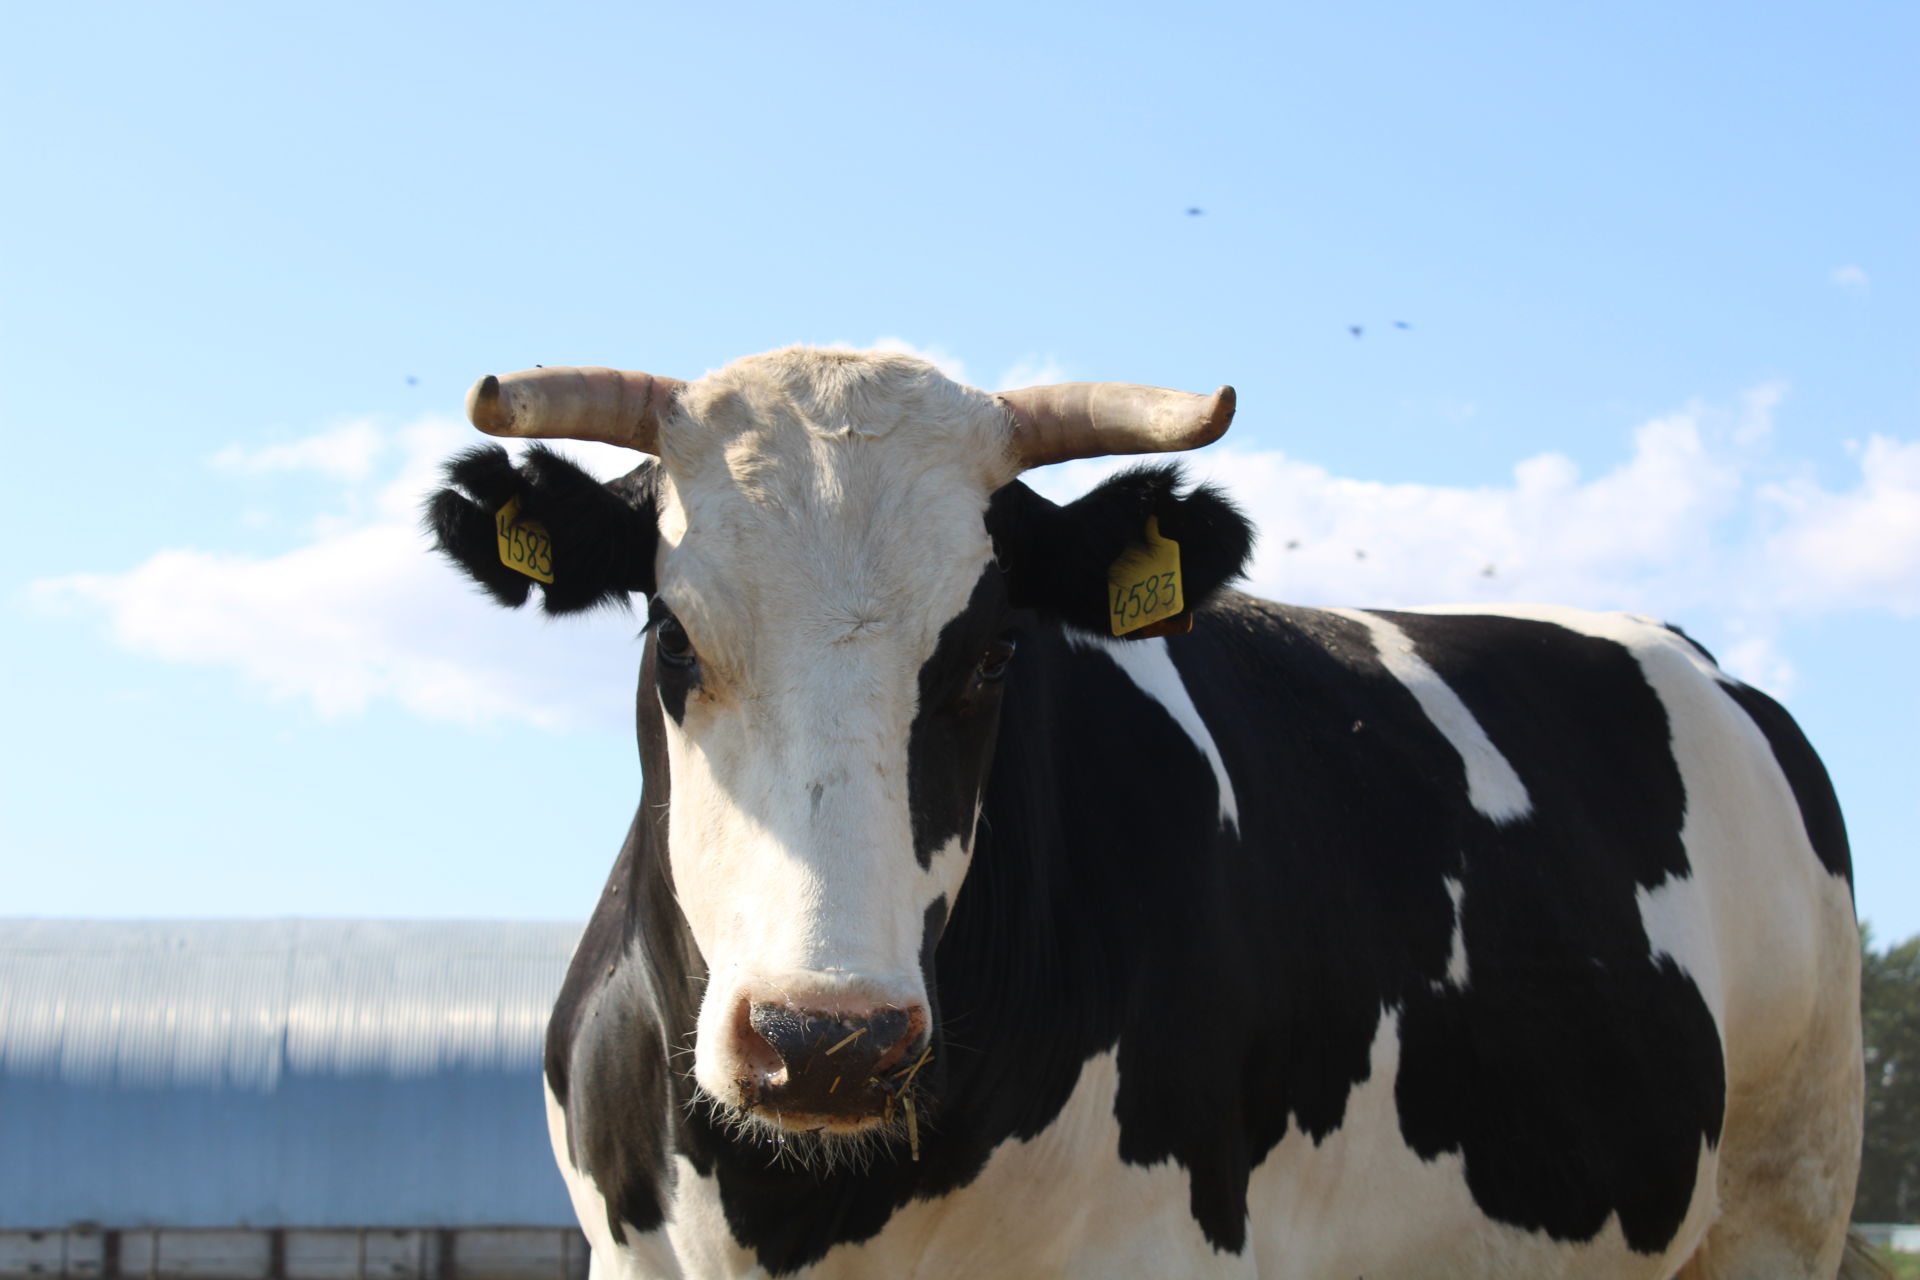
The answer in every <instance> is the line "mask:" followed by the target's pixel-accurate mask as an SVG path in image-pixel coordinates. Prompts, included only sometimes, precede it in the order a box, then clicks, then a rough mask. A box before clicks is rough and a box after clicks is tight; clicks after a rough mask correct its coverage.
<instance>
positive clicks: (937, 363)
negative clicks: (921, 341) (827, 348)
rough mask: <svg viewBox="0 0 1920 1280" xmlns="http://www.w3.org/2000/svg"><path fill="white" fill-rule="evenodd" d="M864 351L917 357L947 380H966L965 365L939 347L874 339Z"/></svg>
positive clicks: (850, 347)
mask: <svg viewBox="0 0 1920 1280" xmlns="http://www.w3.org/2000/svg"><path fill="white" fill-rule="evenodd" d="M829 345H831V346H834V347H839V348H842V349H845V350H849V351H851V350H854V349H855V348H854V346H853V344H852V343H848V342H835V343H831V344H829ZM866 350H868V351H887V352H892V353H893V354H895V355H903V356H918V357H919V358H920V359H922V360H925V361H926V362H927V363H928V364H930V365H932V366H933V367H934V368H936V369H938V370H939V371H940V372H942V373H944V374H946V375H947V376H948V377H949V378H952V379H953V380H954V381H955V382H965V381H966V380H967V366H966V363H965V362H964V361H962V360H961V359H960V358H959V357H958V356H955V355H953V354H951V353H950V352H948V351H946V350H945V349H944V348H941V347H920V346H915V345H914V344H913V343H911V342H908V341H907V340H906V339H905V338H891V337H889V338H875V339H874V340H873V345H872V346H870V347H867V348H866Z"/></svg>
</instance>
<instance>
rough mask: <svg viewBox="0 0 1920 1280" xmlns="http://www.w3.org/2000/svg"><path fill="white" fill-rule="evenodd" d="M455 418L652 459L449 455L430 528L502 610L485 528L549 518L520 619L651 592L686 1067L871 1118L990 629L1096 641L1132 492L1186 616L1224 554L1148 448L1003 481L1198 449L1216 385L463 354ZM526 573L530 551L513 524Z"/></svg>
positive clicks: (1223, 525) (960, 776)
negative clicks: (465, 361) (517, 459)
mask: <svg viewBox="0 0 1920 1280" xmlns="http://www.w3.org/2000/svg"><path fill="white" fill-rule="evenodd" d="M468 409H469V413H470V416H471V417H472V418H473V420H474V423H475V424H476V425H477V426H479V427H480V428H481V429H482V430H485V431H488V432H490V433H492V434H495V435H507V436H522V437H548V438H572V439H594V440H603V441H612V442H614V443H619V444H624V445H628V446H631V447H633V448H635V449H637V450H639V451H641V452H643V453H646V454H649V455H652V457H653V458H654V459H655V461H650V462H647V463H643V464H642V465H641V466H640V467H639V468H637V469H636V470H635V471H634V472H633V473H631V474H630V475H628V476H626V477H625V478H623V479H621V480H619V481H616V482H614V483H612V484H610V485H605V486H602V485H600V484H598V483H597V482H595V481H593V480H592V479H591V478H590V477H588V476H586V475H585V473H583V472H581V471H579V470H577V469H576V468H574V467H573V466H572V465H571V464H569V463H567V462H565V461H564V460H563V459H561V458H560V457H558V455H555V454H553V453H550V452H548V451H546V450H545V449H543V448H541V447H539V446H534V447H532V448H530V449H529V450H528V452H527V454H526V456H525V458H524V459H523V460H522V462H521V463H520V464H519V466H518V467H515V466H514V465H512V464H511V463H510V462H509V460H508V458H507V456H506V454H505V453H504V452H503V451H501V450H499V449H498V448H491V447H489V448H482V449H478V450H475V451H473V452H472V453H469V454H467V455H465V456H464V457H462V458H460V459H457V460H456V461H455V462H454V463H453V464H452V466H451V467H450V468H449V476H450V479H451V481H452V483H453V485H454V488H451V489H447V490H443V491H442V492H441V493H440V494H438V495H437V497H436V498H435V499H434V502H433V504H432V509H431V513H430V520H431V523H432V525H433V528H434V531H435V533H436V535H437V536H438V538H439V541H440V545H441V547H442V548H443V549H444V550H445V551H447V552H448V554H449V555H451V556H452V557H453V558H454V559H455V560H456V561H457V562H458V563H459V564H460V565H461V566H462V567H464V568H465V569H466V570H467V571H468V572H469V573H470V574H472V575H473V577H475V578H476V579H477V580H479V581H480V582H481V583H482V584H483V585H485V586H486V587H487V588H488V589H489V590H490V591H491V592H492V593H493V594H494V596H495V597H496V598H498V599H499V600H501V601H502V602H503V603H506V604H510V605H517V604H520V603H522V602H524V601H525V600H526V598H527V596H528V593H529V590H530V588H531V587H532V586H533V585H534V580H533V579H532V578H531V577H529V576H527V574H526V573H524V572H522V570H521V569H517V568H512V567H508V566H507V565H506V564H504V563H503V561H502V553H501V551H500V545H499V540H500V538H501V537H502V536H503V532H502V531H503V529H504V530H505V534H504V536H507V537H508V538H509V539H511V537H513V536H514V533H513V530H512V529H511V528H510V527H508V526H512V525H515V524H518V525H519V526H521V530H522V532H523V534H524V532H525V529H526V526H528V525H529V524H531V525H536V526H543V527H544V534H545V536H546V537H547V538H548V539H550V542H551V565H550V576H551V577H552V579H553V581H552V582H551V583H550V584H546V585H545V586H544V588H543V590H544V593H545V604H546V607H547V609H548V610H550V611H554V612H565V611H569V610H575V609H582V608H587V607H591V606H592V605H595V604H597V603H601V602H605V601H619V602H624V601H625V600H626V599H627V598H628V595H629V593H642V594H645V595H646V596H648V597H650V604H649V609H648V625H647V631H646V637H647V639H646V648H645V652H644V655H643V657H642V661H641V693H640V706H639V732H640V737H641V747H642V757H643V759H644V760H645V761H646V763H647V766H648V769H649V777H648V778H647V799H648V802H649V803H652V804H666V805H667V817H666V820H665V835H666V862H667V866H666V870H667V872H668V873H669V874H670V877H671V882H672V885H673V887H674V893H675V897H676V899H677V902H678V906H679V909H680V911H681V913H682V914H683V915H684V918H685V921H686V925H687V928H688V930H689V931H690V933H691V936H692V939H693V941H694V943H695V945H696V946H697V947H698V949H699V952H700V955H701V956H702V957H704V959H705V962H706V965H707V978H708V981H707V984H706V987H705V993H704V996H703V998H702V1004H701V1008H700V1013H699V1020H698V1027H697V1034H696V1038H695V1045H696V1052H695V1057H694V1071H693V1074H694V1077H695V1079H696V1081H697V1082H698V1084H699V1085H700V1087H701V1088H702V1089H703V1090H704V1091H705V1092H706V1093H707V1094H708V1095H709V1096H710V1097H711V1098H712V1099H713V1100H715V1101H716V1102H717V1103H718V1104H719V1105H720V1107H721V1108H723V1109H724V1110H726V1111H727V1112H728V1113H729V1114H730V1115H732V1116H733V1117H734V1118H736V1119H741V1120H744V1121H746V1122H747V1123H748V1124H749V1125H765V1126H771V1127H774V1128H776V1129H778V1130H780V1131H782V1132H788V1133H825V1134H830V1135H832V1134H839V1135H853V1134H860V1133H863V1132H868V1131H871V1130H874V1129H876V1128H880V1127H883V1125H884V1123H885V1121H886V1120H888V1119H892V1120H894V1122H895V1123H896V1124H897V1123H898V1117H897V1116H896V1115H895V1111H896V1107H895V1103H896V1101H900V1102H902V1103H903V1105H904V1103H905V1100H907V1099H910V1098H911V1096H912V1095H911V1093H910V1092H908V1093H903V1092H902V1090H903V1088H909V1087H910V1086H911V1082H912V1081H913V1074H914V1071H915V1068H916V1066H917V1065H918V1064H919V1063H920V1062H921V1061H922V1059H923V1056H924V1055H925V1053H926V1052H927V1046H928V1044H929V1037H930V1034H931V1032H932V1027H931V1025H930V1022H931V1014H930V1012H929V1010H930V1008H931V1004H930V992H931V970H932V958H933V951H934V946H935V943H936V942H937V941H938V939H939V936H940V932H941V930H942V928H943V926H944V924H945V921H946V915H947V911H948V909H949V908H950V907H951V905H952V904H953V903H954V902H955V900H956V898H957V895H958V893H959V890H960V885H961V881H962V879H963V878H964V877H965V876H966V874H967V868H968V864H969V861H970V859H971V856H972V846H973V841H974V829H975V824H976V820H977V816H978V813H979V806H980V800H981V795H982V791H983V788H984V787H985V785H986V780H987V775H988V770H989V766H990V764H991V759H992V754H993V742H994V733H995V728H996V725H997V723H998V718H999V708H1000V700H1001V697H1002V692H1003V690H1004V688H1005V683H1006V677H1007V673H1008V670H1009V666H1010V664H1011V663H1013V662H1014V661H1015V660H1016V659H1015V657H1014V653H1013V643H1012V641H1011V639H1010V637H1009V628H1010V625H1011V623H1012V620H1013V619H1014V618H1015V617H1016V616H1017V615H1018V614H1019V612H1020V611H1022V610H1031V611H1033V612H1035V613H1038V614H1041V615H1045V616H1047V617H1050V618H1054V619H1058V620H1060V621H1062V622H1064V623H1066V624H1067V625H1070V626H1075V627H1079V628H1082V629H1084V630H1087V631H1092V632H1097V633H1100V634H1106V633H1107V632H1108V620H1109V613H1108V608H1109V597H1108V587H1107V577H1108V569H1109V566H1110V565H1111V564H1112V563H1113V562H1114V561H1115V560H1116V559H1117V558H1119V557H1120V556H1121V555H1122V554H1123V553H1125V552H1126V551H1127V550H1128V549H1129V548H1131V547H1133V546H1135V545H1136V544H1139V543H1140V542H1142V541H1143V539H1144V536H1145V530H1146V526H1147V524H1148V521H1149V517H1152V518H1154V519H1155V520H1156V521H1157V522H1158V527H1159V529H1160V531H1161V533H1162V534H1163V535H1165V536H1170V537H1175V538H1176V539H1179V540H1182V552H1183V564H1182V572H1183V574H1184V576H1185V584H1184V586H1185V592H1186V602H1187V605H1188V607H1189V608H1191V607H1192V606H1193V605H1195V604H1198V603H1199V602H1200V601H1201V600H1203V599H1204V598H1205V597H1206V596H1207V595H1208V594H1210V593H1211V592H1212V591H1214V590H1215V589H1216V588H1217V587H1218V586H1219V585H1220V584H1221V583H1222V582H1224V581H1225V580H1227V579H1228V578H1230V577H1232V576H1233V575H1235V574H1236V573H1238V572H1239V570H1240V567H1241V565H1242V562H1243V561H1244V559H1245V557H1246V554H1247V550H1248V546H1249V538H1250V534H1249V531H1248V528H1247V526H1246V523H1245V521H1244V520H1242V519H1241V517H1240V516H1239V515H1238V514H1237V513H1236V512H1234V511H1233V509H1232V508H1231V507H1230V506H1228V505H1227V504H1226V503H1225V502H1224V500H1222V499H1221V498H1219V497H1218V496H1217V495H1215V494H1213V493H1212V492H1210V491H1208V490H1205V489H1202V490H1199V491H1197V492H1195V493H1193V494H1190V495H1185V496H1182V495H1181V494H1180V493H1179V492H1178V490H1177V485H1176V482H1177V479H1178V477H1177V476H1176V475H1175V474H1174V473H1173V471H1172V470H1171V469H1170V468H1165V467H1161V468H1146V469H1141V470H1138V471H1134V472H1131V473H1127V474H1124V475H1122V476H1119V477H1116V478H1114V479H1113V480H1111V481H1109V482H1108V483H1107V484H1105V485H1103V486H1101V487H1100V488H1099V489H1097V490H1096V491H1095V492H1094V493H1092V494H1090V495H1088V496H1087V497H1086V498H1083V499H1081V500H1080V501H1078V502H1076V503H1073V504H1071V505H1069V506H1067V507H1058V506H1055V505H1054V504H1052V503H1050V502H1047V501H1046V500H1044V499H1042V498H1040V497H1038V496H1037V495H1035V494H1034V493H1032V492H1031V491H1030V490H1028V489H1027V488H1026V487H1025V486H1024V485H1021V484H1018V483H1017V482H1015V477H1016V476H1018V475H1019V473H1020V472H1021V471H1023V470H1024V469H1026V468H1029V467H1032V466H1037V465H1041V464H1044V463H1049V462H1057V461H1061V460H1064V459H1067V458H1075V457H1092V456H1099V455H1105V454H1118V453H1142V452H1151V451H1163V450H1169V449H1185V448H1192V447H1195V446H1196V445H1199V444H1204V443H1207V442H1208V441H1211V440H1212V439H1214V438H1216V437H1217V436H1218V435H1219V434H1220V433H1221V432H1222V431H1224V430H1225V429H1226V426H1227V422H1228V420H1229V419H1230V417H1231V415H1232V410H1233V401H1232V392H1231V390H1230V389H1227V388H1222V390H1221V391H1220V392H1218V393H1216V394H1215V395H1213V396H1211V397H1207V396H1193V395H1184V394H1182V393H1179V392H1171V391H1161V390H1158V389H1155V388H1145V387H1135V386H1130V385H1126V384H1111V383H1103V384H1073V385H1069V386H1062V387H1040V388H1030V389H1028V390H1025V391H1019V392H1009V393H1005V394H1003V395H1001V396H998V397H996V396H992V395H988V394H986V393H984V392H981V391H977V390H974V389H972V388H969V387H965V386H961V385H959V384H957V383H954V382H952V381H950V380H949V379H947V378H946V377H944V376H943V375H942V374H940V372H939V371H938V370H936V369H934V368H933V367H931V366H930V365H928V364H926V363H924V362H922V361H919V360H916V359H912V358H909V357H906V356H900V355H887V354H854V353H849V352H840V351H821V350H810V349H802V348H793V349H789V350H785V351H778V352H773V353H771V354H768V355H763V356H755V357H751V358H749V359H745V360H741V361H738V362H736V363H734V364H732V365H729V366H728V367H726V368H725V369H722V370H720V371H719V372H717V373H712V374H709V375H708V376H706V377H704V378H702V379H700V380H699V381H697V382H691V383H682V382H678V381H674V380H671V379H666V378H654V377H650V376H648V375H645V374H630V373H617V372H614V371H611V370H578V369H542V370H537V371H532V372H529V373H523V374H515V375H510V376H509V377H507V378H503V379H494V378H487V379H484V380H483V381H482V382H481V383H480V384H479V385H477V386H476V387H475V388H474V391H473V393H472V394H471V396H470V397H469V404H468ZM512 502H517V503H518V506H517V507H515V508H512V509H511V510H510V511H509V514H508V516H507V517H504V518H503V517H501V516H500V515H499V514H498V513H499V512H500V511H501V510H502V509H503V508H507V506H508V504H509V503H512ZM533 536H534V537H535V538H536V540H537V536H538V535H537V533H536V534H535V535H533ZM527 567H528V568H531V569H534V570H536V571H538V570H541V569H543V568H545V567H547V566H546V565H545V564H544V563H543V562H542V560H541V552H540V551H539V549H538V548H536V549H535V551H534V553H533V556H532V559H531V562H528V563H527ZM662 772H664V774H665V775H666V776H664V777H662V776H656V775H658V774H660V773H662ZM669 797H670V799H669Z"/></svg>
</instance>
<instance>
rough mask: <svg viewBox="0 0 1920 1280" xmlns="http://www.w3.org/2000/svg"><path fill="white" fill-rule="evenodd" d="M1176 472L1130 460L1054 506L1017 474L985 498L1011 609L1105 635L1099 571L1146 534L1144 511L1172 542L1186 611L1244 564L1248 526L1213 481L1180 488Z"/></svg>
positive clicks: (1103, 582)
mask: <svg viewBox="0 0 1920 1280" xmlns="http://www.w3.org/2000/svg"><path fill="white" fill-rule="evenodd" d="M1184 478H1185V477H1183V476H1182V475H1181V472H1180V468H1179V467H1178V466H1175V465H1172V464H1161V465H1158V466H1151V465H1150V466H1142V467H1134V468H1132V469H1131V470H1127V471H1122V472H1121V473H1120V474H1118V475H1116V476H1114V477H1112V478H1111V479H1109V480H1107V481H1106V483H1104V484H1102V485H1101V486H1100V487H1099V488H1097V489H1095V490H1094V491H1093V492H1091V493H1089V494H1087V495H1085V496H1084V497H1081V498H1079V499H1077V500H1075V501H1073V502H1070V503H1068V504H1067V505H1066V506H1064V507H1062V506H1056V505H1055V504H1053V503H1051V502H1049V501H1047V500H1046V499H1045V498H1043V497H1041V496H1040V495H1039V494H1037V493H1035V492H1034V491H1033V490H1031V489H1029V488H1027V486H1026V485H1024V484H1022V483H1020V482H1019V481H1018V480H1016V481H1014V482H1013V483H1012V484H1009V485H1007V486H1006V487H1005V488H1003V489H1001V490H1000V491H999V492H997V493H995V494H994V495H993V501H992V503H991V504H990V505H989V506H988V508H987V531H988V532H989V533H990V534H992V535H993V545H994V554H995V556H996V557H997V558H998V560H999V562H1000V568H1001V571H1002V572H1004V573H1005V574H1006V578H1007V594H1008V597H1009V599H1010V600H1011V602H1012V603H1013V604H1014V605H1015V606H1016V607H1018V608H1026V609H1032V610H1034V611H1035V612H1037V613H1040V614H1042V615H1045V616H1048V617H1054V618H1058V619H1059V620H1060V621H1062V622H1065V623H1067V624H1069V625H1070V626H1075V627H1079V628H1080V629H1082V630H1084V631H1091V632H1094V633H1095V634H1097V635H1109V634H1111V631H1112V628H1111V627H1110V625H1109V623H1108V616H1107V571H1108V570H1109V569H1110V568H1111V567H1112V565H1113V562H1114V561H1115V560H1117V559H1119V558H1120V556H1121V555H1122V554H1124V553H1125V552H1127V551H1129V550H1131V549H1133V548H1135V547H1138V546H1140V545H1142V544H1143V543H1144V542H1145V541H1146V529H1147V517H1148V516H1155V517H1158V519H1159V522H1160V533H1161V535H1162V536H1164V537H1168V538H1171V539H1173V540H1174V541H1175V542H1177V543H1179V544H1180V575H1181V578H1182V580H1183V581H1182V589H1183V590H1184V592H1185V595H1186V607H1187V608H1188V609H1189V610H1194V609H1198V608H1200V607H1201V606H1202V605H1204V604H1205V603H1206V602H1207V600H1208V599H1209V598H1210V597H1212V596H1213V594H1214V593H1215V592H1217V591H1219V590H1220V588H1221V587H1223V586H1225V585H1226V584H1227V583H1229V582H1231V581H1233V580H1234V579H1235V578H1238V577H1239V576H1240V575H1241V574H1242V573H1244V572H1245V571H1246V564H1247V557H1248V556H1249V555H1251V554H1252V552H1253V525H1252V523H1251V522H1249V521H1248V519H1247V518H1246V517H1245V516H1244V515H1242V514H1240V510H1239V508H1237V507H1235V506H1234V505H1233V503H1232V502H1230V501H1228V500H1227V498H1226V497H1225V496H1224V495H1223V494H1222V493H1221V492H1220V491H1219V490H1218V489H1215V488H1214V487H1213V486H1212V485H1205V484H1203V485H1199V486H1197V487H1195V488H1194V489H1192V490H1191V491H1189V492H1187V493H1185V494H1182V493H1181V492H1180V485H1181V482H1182V480H1183V479H1184Z"/></svg>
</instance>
